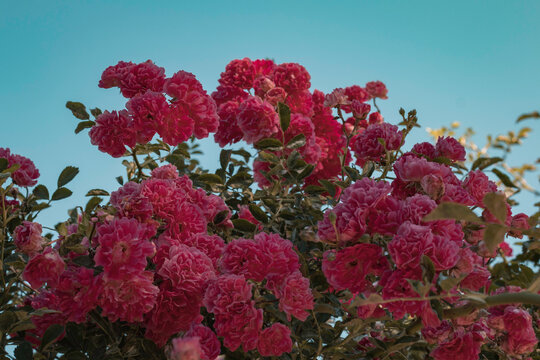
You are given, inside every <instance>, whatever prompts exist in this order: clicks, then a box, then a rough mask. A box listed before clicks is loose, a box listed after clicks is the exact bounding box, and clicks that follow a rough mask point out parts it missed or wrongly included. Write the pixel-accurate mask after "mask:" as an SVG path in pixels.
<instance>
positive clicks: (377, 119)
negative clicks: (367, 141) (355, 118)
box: [368, 112, 384, 125]
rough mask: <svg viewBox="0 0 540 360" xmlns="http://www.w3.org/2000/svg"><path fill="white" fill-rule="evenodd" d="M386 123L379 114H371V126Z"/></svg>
mask: <svg viewBox="0 0 540 360" xmlns="http://www.w3.org/2000/svg"><path fill="white" fill-rule="evenodd" d="M383 122H384V118H383V116H382V115H381V113H379V112H372V113H371V114H369V119H368V123H369V125H373V124H382V123H383Z"/></svg>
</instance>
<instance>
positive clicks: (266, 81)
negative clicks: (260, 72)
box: [253, 76, 276, 99]
mask: <svg viewBox="0 0 540 360" xmlns="http://www.w3.org/2000/svg"><path fill="white" fill-rule="evenodd" d="M275 87H276V84H274V82H273V81H272V80H271V79H270V78H268V77H266V76H260V77H258V78H257V79H256V80H255V82H254V83H253V89H254V90H255V95H257V96H258V97H260V98H261V99H264V95H266V93H267V92H269V91H270V90H272V89H273V88H275Z"/></svg>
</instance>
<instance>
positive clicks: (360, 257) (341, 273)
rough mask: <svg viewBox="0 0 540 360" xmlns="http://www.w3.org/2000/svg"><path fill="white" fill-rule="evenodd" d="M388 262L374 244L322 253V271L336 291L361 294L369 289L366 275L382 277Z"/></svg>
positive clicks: (369, 283)
mask: <svg viewBox="0 0 540 360" xmlns="http://www.w3.org/2000/svg"><path fill="white" fill-rule="evenodd" d="M387 268H388V262H387V260H386V258H385V257H384V256H383V254H382V248H381V247H379V246H378V245H375V244H357V245H354V246H351V247H347V248H345V249H342V250H339V251H337V252H336V251H335V250H329V251H326V252H325V253H324V259H323V263H322V270H323V273H324V275H325V276H326V279H327V280H328V283H329V284H330V285H331V286H332V287H333V288H335V289H336V290H345V289H348V290H349V291H352V292H362V291H365V290H367V289H368V288H369V286H370V285H371V282H370V281H368V280H367V276H368V275H378V276H380V275H382V273H383V271H384V270H386V269H387Z"/></svg>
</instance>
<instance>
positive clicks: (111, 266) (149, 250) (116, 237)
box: [94, 218, 155, 279]
mask: <svg viewBox="0 0 540 360" xmlns="http://www.w3.org/2000/svg"><path fill="white" fill-rule="evenodd" d="M146 232H147V230H146V226H145V225H142V224H140V223H139V222H138V221H137V220H135V219H127V218H120V219H114V220H113V221H111V222H110V223H105V224H101V225H99V226H98V228H97V240H98V242H99V247H98V248H97V250H96V255H95V256H94V261H95V263H96V265H98V266H103V269H104V272H105V274H107V277H108V278H110V279H124V278H126V276H131V275H133V274H137V273H140V272H141V271H143V270H144V269H145V268H146V264H147V262H146V258H147V257H149V256H152V255H154V253H155V246H154V244H153V243H151V242H150V241H148V238H147V237H146Z"/></svg>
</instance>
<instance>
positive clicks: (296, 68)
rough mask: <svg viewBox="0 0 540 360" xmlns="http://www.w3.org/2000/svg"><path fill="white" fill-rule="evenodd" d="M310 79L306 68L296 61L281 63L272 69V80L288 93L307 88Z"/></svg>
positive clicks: (309, 84)
mask: <svg viewBox="0 0 540 360" xmlns="http://www.w3.org/2000/svg"><path fill="white" fill-rule="evenodd" d="M310 80H311V76H310V75H309V73H308V72H307V70H306V69H305V68H304V67H303V66H302V65H299V64H296V63H283V64H280V65H278V66H277V67H276V69H275V70H274V82H275V83H276V85H277V86H279V87H282V88H284V89H285V91H287V92H288V93H292V92H296V91H301V90H307V89H309V87H310V86H311V82H310Z"/></svg>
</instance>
